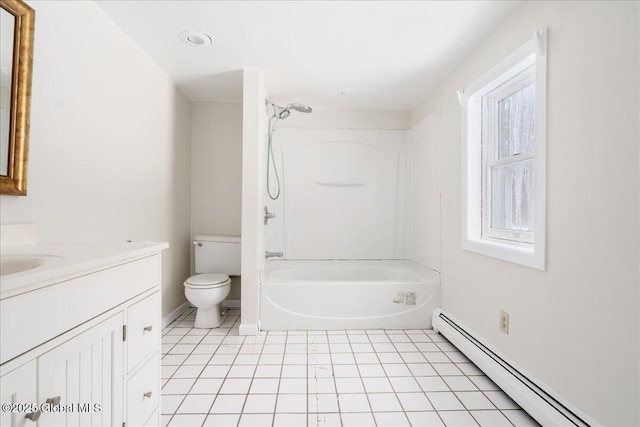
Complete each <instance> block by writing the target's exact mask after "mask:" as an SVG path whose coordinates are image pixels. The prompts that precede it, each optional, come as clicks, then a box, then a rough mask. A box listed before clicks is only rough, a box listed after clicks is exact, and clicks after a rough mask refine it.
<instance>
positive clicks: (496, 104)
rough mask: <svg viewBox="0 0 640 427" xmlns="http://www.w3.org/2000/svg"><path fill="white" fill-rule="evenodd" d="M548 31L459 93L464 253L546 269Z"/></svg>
mask: <svg viewBox="0 0 640 427" xmlns="http://www.w3.org/2000/svg"><path fill="white" fill-rule="evenodd" d="M545 42H546V30H538V31H536V33H535V36H534V39H533V40H531V41H530V42H528V43H527V44H525V45H524V46H522V47H521V48H520V49H518V50H517V51H516V52H514V53H513V54H511V55H510V56H509V57H507V58H506V59H505V60H503V61H502V62H501V63H500V64H498V65H496V66H495V67H494V68H492V69H491V70H490V71H489V72H487V73H486V74H485V75H483V76H482V77H481V78H479V79H478V80H477V81H476V82H474V83H473V84H471V85H470V86H469V87H467V88H466V89H465V90H464V91H461V92H460V101H461V105H462V109H463V135H464V137H463V168H462V174H463V180H462V182H463V186H464V189H463V190H464V195H463V211H464V212H463V227H462V228H463V244H462V245H463V248H464V249H467V250H470V251H474V252H478V253H482V254H484V255H489V256H493V257H496V258H500V259H504V260H507V261H511V262H515V263H518V264H523V265H526V266H529V267H534V268H538V269H541V270H544V268H545V263H544V261H545V258H544V257H545V151H546V150H545V104H546V52H545V50H546V43H545Z"/></svg>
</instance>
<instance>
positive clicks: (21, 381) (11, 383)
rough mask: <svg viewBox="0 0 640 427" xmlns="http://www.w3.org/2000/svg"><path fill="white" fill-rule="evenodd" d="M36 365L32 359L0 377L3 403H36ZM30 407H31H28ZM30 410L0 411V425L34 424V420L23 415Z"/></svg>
mask: <svg viewBox="0 0 640 427" xmlns="http://www.w3.org/2000/svg"><path fill="white" fill-rule="evenodd" d="M37 372H38V371H37V366H36V361H35V360H32V361H31V362H29V363H27V364H26V365H23V366H21V367H19V368H18V369H16V370H15V371H11V372H9V373H8V374H6V375H3V376H2V378H0V400H1V401H2V403H3V404H5V403H9V404H18V403H36V401H37V397H38V396H37V395H36V387H37V379H36V374H37ZM29 409H31V408H29ZM29 412H31V411H30V410H29V411H26V412H5V411H2V412H0V426H3V427H4V426H7V427H9V426H11V427H18V426H19V427H22V426H25V427H28V426H35V425H36V423H35V422H34V421H30V420H28V419H26V418H25V417H24V416H25V415H26V414H27V413H29Z"/></svg>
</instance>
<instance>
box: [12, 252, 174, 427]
mask: <svg viewBox="0 0 640 427" xmlns="http://www.w3.org/2000/svg"><path fill="white" fill-rule="evenodd" d="M167 247H168V244H166V243H124V242H123V243H111V244H32V245H20V246H13V247H8V248H6V247H5V248H3V249H2V254H1V255H2V257H1V258H2V259H1V260H2V270H3V275H2V277H0V394H1V395H0V397H1V402H2V405H3V406H2V411H1V412H0V425H2V426H30V425H39V426H71V425H73V426H97V425H100V426H125V427H130V426H131V427H132V426H144V425H149V426H151V425H154V426H155V425H160V415H159V413H160V410H159V402H160V284H161V256H160V252H161V251H162V249H164V248H167Z"/></svg>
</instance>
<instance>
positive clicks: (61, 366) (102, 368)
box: [37, 313, 123, 426]
mask: <svg viewBox="0 0 640 427" xmlns="http://www.w3.org/2000/svg"><path fill="white" fill-rule="evenodd" d="M122 325H123V318H122V313H118V314H116V315H114V316H111V317H109V318H108V319H106V320H104V321H103V322H101V323H99V324H98V325H96V326H94V327H92V328H91V329H88V330H87V331H85V332H83V333H81V334H79V335H77V336H75V337H73V338H71V339H70V340H69V341H67V342H65V343H64V344H62V345H60V346H58V347H56V348H54V349H53V350H51V351H48V352H47V353H45V354H43V355H42V356H40V357H38V359H37V361H38V402H40V403H47V402H49V403H51V404H52V405H54V404H55V403H58V402H59V403H60V405H63V406H65V407H67V406H69V405H84V406H81V407H70V408H69V409H70V410H69V411H66V410H64V411H59V412H45V411H43V413H42V414H41V417H40V420H39V421H40V422H39V425H40V426H109V425H117V424H120V423H121V421H120V420H122V403H121V402H120V401H119V399H118V398H117V396H118V395H119V394H120V393H119V392H118V391H119V390H121V389H122V379H123V370H122V349H123V341H122V337H121V335H122ZM65 409H66V408H65Z"/></svg>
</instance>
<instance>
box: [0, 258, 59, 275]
mask: <svg viewBox="0 0 640 427" xmlns="http://www.w3.org/2000/svg"><path fill="white" fill-rule="evenodd" d="M60 259H61V258H60V257H58V256H51V255H8V256H3V257H2V258H1V259H0V276H8V275H9V274H16V273H22V272H24V271H29V270H33V269H34V268H38V267H41V266H43V265H46V264H51V263H53V262H55V261H57V260H60Z"/></svg>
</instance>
